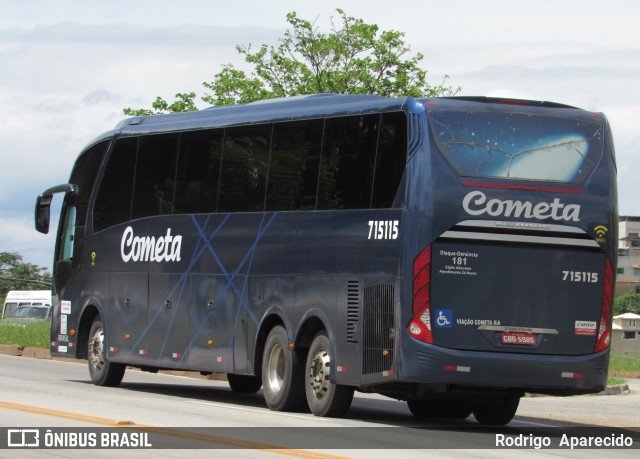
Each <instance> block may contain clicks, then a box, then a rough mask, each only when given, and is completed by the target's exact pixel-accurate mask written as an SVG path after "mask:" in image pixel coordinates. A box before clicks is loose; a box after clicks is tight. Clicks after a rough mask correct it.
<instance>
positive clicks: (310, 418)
mask: <svg viewBox="0 0 640 459" xmlns="http://www.w3.org/2000/svg"><path fill="white" fill-rule="evenodd" d="M186 402H187V403H193V404H194V405H205V406H217V407H220V408H228V409H230V410H234V411H249V412H250V413H261V414H264V413H265V412H267V413H270V414H271V415H276V416H283V417H287V418H296V419H304V420H306V421H314V422H315V421H320V422H333V423H335V422H336V420H335V418H333V419H332V418H321V417H318V416H311V415H309V416H305V415H302V414H291V413H282V412H280V411H269V410H267V409H260V408H244V407H240V406H238V405H233V404H231V403H217V402H199V401H196V400H187V401H186Z"/></svg>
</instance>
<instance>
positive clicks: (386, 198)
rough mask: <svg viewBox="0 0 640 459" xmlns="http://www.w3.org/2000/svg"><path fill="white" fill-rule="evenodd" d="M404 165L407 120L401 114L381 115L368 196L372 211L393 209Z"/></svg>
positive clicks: (405, 159) (402, 113) (405, 158)
mask: <svg viewBox="0 0 640 459" xmlns="http://www.w3.org/2000/svg"><path fill="white" fill-rule="evenodd" d="M406 164H407V116H406V115H405V114H404V112H393V113H385V114H383V115H382V124H381V130H380V137H379V140H378V154H377V155H376V168H375V178H374V180H373V194H372V196H371V208H372V209H384V208H389V207H391V206H392V205H393V201H394V199H395V196H396V193H397V192H398V187H399V186H400V181H401V180H402V174H403V173H404V169H405V166H406Z"/></svg>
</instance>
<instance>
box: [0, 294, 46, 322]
mask: <svg viewBox="0 0 640 459" xmlns="http://www.w3.org/2000/svg"><path fill="white" fill-rule="evenodd" d="M26 306H40V307H47V308H48V309H51V290H11V291H9V292H8V293H7V297H6V298H5V299H4V305H3V307H2V318H3V319H4V318H8V317H15V315H16V311H17V310H18V308H20V307H26Z"/></svg>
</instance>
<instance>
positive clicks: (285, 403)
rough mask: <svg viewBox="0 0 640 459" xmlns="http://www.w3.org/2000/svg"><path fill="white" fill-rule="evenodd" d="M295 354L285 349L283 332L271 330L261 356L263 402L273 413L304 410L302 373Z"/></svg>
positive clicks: (281, 329) (287, 345)
mask: <svg viewBox="0 0 640 459" xmlns="http://www.w3.org/2000/svg"><path fill="white" fill-rule="evenodd" d="M299 360H300V358H299V355H298V353H297V352H295V351H293V350H291V349H289V340H288V338H287V332H286V330H285V329H284V328H283V327H282V326H280V325H278V326H276V327H274V328H273V330H271V332H270V333H269V336H268V337H267V341H266V343H265V346H264V354H263V357H262V388H263V390H262V391H263V393H264V401H265V402H266V403H267V406H268V407H269V408H270V409H272V410H274V411H297V410H300V409H302V408H303V407H304V388H303V382H304V378H303V374H302V368H301V367H300V362H299Z"/></svg>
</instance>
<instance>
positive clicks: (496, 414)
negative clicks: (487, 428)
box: [473, 395, 520, 426]
mask: <svg viewBox="0 0 640 459" xmlns="http://www.w3.org/2000/svg"><path fill="white" fill-rule="evenodd" d="M519 404H520V397H519V396H517V395H510V396H508V397H504V398H501V399H497V400H489V401H488V403H481V402H480V403H477V404H476V406H474V408H473V415H474V416H475V418H476V420H477V421H478V422H479V423H480V424H488V425H496V426H503V425H505V424H508V423H509V422H510V421H511V420H512V419H513V417H514V416H515V414H516V411H517V410H518V405H519Z"/></svg>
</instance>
